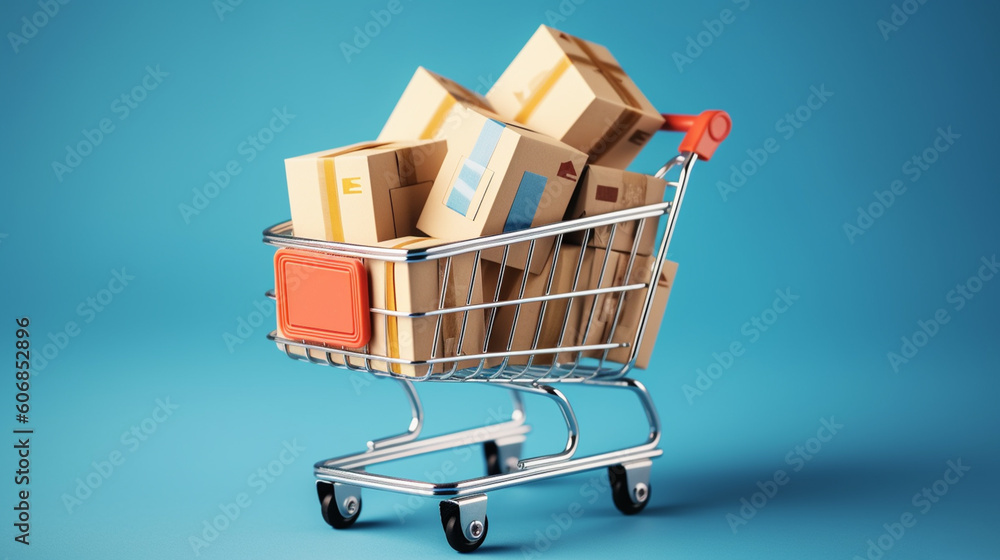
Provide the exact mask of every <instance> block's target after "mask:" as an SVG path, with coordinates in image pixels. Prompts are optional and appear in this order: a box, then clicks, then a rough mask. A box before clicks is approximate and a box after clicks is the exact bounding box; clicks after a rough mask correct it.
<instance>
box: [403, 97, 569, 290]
mask: <svg viewBox="0 0 1000 560" xmlns="http://www.w3.org/2000/svg"><path fill="white" fill-rule="evenodd" d="M461 115H462V122H461V124H460V125H459V126H458V127H457V128H456V129H455V131H454V132H453V133H452V134H451V135H450V136H449V137H448V142H449V144H448V156H447V157H446V158H445V160H444V163H443V164H442V165H441V171H440V173H439V174H438V176H437V178H436V179H435V180H434V186H433V188H432V189H431V193H430V195H429V196H428V198H427V204H426V206H424V210H423V212H422V213H421V215H420V220H419V221H418V222H417V227H418V229H420V231H422V232H424V233H425V234H427V235H430V236H432V237H437V238H442V239H449V240H462V239H473V238H476V237H482V236H487V235H494V234H498V233H502V232H504V231H505V229H506V230H507V231H510V230H511V223H517V224H519V227H523V225H525V224H529V223H530V225H531V226H532V227H534V226H539V225H543V224H550V223H554V222H559V221H561V220H562V218H563V216H564V214H565V211H566V208H567V206H568V205H569V201H570V198H571V197H572V195H573V191H574V189H575V187H576V182H577V180H578V179H579V177H578V174H579V173H580V172H582V170H583V166H584V163H585V161H586V155H585V154H583V153H581V152H580V151H578V150H575V149H573V148H571V147H569V146H567V145H565V144H563V143H561V142H559V141H557V140H553V139H551V138H548V137H545V136H543V135H541V134H537V133H535V132H532V131H530V130H527V129H524V128H522V127H520V126H516V125H511V124H509V123H503V122H499V121H497V120H496V119H494V118H492V117H491V116H490V115H488V114H485V113H482V112H480V111H477V110H464V111H463V112H462V113H461ZM539 184H541V185H542V186H541V187H539ZM525 188H530V189H532V190H533V191H535V192H536V193H541V194H540V195H537V194H536V196H534V197H529V198H532V199H531V200H529V201H527V202H526V204H525V205H524V206H518V207H515V206H514V203H515V201H516V200H517V199H518V194H519V192H520V191H521V190H522V189H525ZM519 213H520V215H517V214H519ZM512 216H513V217H514V218H516V219H514V220H513V221H512ZM551 247H552V240H551V239H542V240H539V241H537V242H536V244H535V256H534V257H533V258H532V271H533V272H537V271H538V270H540V269H541V267H542V266H543V265H544V261H545V258H546V257H547V256H548V253H549V251H550V249H551ZM483 258H485V259H487V260H491V261H494V262H499V261H500V260H501V259H502V250H500V249H497V250H491V251H485V252H484V253H483ZM526 259H527V244H524V245H522V246H514V247H512V248H511V249H510V252H509V254H508V260H507V265H508V266H513V267H516V268H523V267H524V264H525V262H526Z"/></svg>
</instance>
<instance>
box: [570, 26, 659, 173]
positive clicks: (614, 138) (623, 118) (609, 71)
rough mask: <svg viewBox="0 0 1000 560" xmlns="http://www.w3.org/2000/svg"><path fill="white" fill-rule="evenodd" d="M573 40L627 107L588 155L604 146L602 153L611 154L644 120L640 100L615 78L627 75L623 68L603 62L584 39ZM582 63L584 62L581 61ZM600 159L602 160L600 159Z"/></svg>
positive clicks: (594, 144)
mask: <svg viewBox="0 0 1000 560" xmlns="http://www.w3.org/2000/svg"><path fill="white" fill-rule="evenodd" d="M571 38H572V40H573V42H574V43H576V46H577V47H579V48H580V50H582V51H583V53H584V54H585V55H587V58H588V59H589V60H587V61H586V62H588V63H590V64H591V65H593V66H594V67H595V68H597V71H598V72H600V74H601V75H602V76H604V79H605V80H607V82H608V83H609V84H610V85H611V89H613V90H615V93H616V94H618V97H619V98H621V100H622V101H623V102H624V103H625V105H627V107H626V108H625V110H624V111H622V113H621V114H620V115H618V118H617V119H615V121H614V123H612V125H611V126H610V127H608V129H607V130H606V131H605V132H604V134H603V135H602V136H601V137H600V138H597V139H596V140H595V141H594V143H593V144H592V145H591V146H590V148H589V149H588V150H587V153H588V154H589V153H592V152H594V151H595V150H596V149H597V147H598V146H601V145H603V146H604V147H603V148H602V149H601V150H600V153H605V152H609V151H611V150H612V149H613V148H614V147H615V145H617V144H618V143H619V142H621V140H622V139H623V138H624V137H625V135H626V133H627V132H628V131H629V130H631V129H632V127H633V126H635V124H636V123H637V122H639V119H640V118H642V112H641V110H640V109H641V107H640V105H639V100H637V99H636V98H635V96H634V95H632V92H630V91H629V90H628V88H626V87H625V85H624V84H622V82H621V80H619V79H618V76H615V72H618V73H621V74H623V75H624V74H625V71H624V70H622V68H621V66H618V65H613V64H608V63H606V62H605V61H603V60H601V59H600V57H598V56H597V55H596V54H594V51H593V49H591V48H590V45H588V44H587V42H586V41H584V40H583V39H580V38H579V37H571ZM571 58H574V59H577V58H579V57H572V56H571ZM580 62H583V61H582V60H581V61H580ZM598 155H599V154H598ZM598 159H600V158H599V157H598Z"/></svg>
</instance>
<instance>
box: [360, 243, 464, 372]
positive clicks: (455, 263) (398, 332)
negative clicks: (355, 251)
mask: <svg viewBox="0 0 1000 560" xmlns="http://www.w3.org/2000/svg"><path fill="white" fill-rule="evenodd" d="M441 243H442V241H441V240H438V239H429V238H425V237H405V238H401V239H393V240H390V241H386V242H383V243H380V244H379V245H380V246H383V247H393V248H404V249H421V248H426V247H433V246H435V245H440V244H441ZM474 259H475V256H474V255H461V256H457V257H453V258H452V259H451V267H450V270H449V272H448V281H447V283H444V282H443V280H444V268H445V260H441V259H437V260H428V261H420V262H413V263H389V262H385V261H376V260H368V261H367V262H366V266H367V268H368V271H369V277H370V280H371V290H370V291H371V296H372V306H373V307H376V308H380V309H389V310H395V311H401V312H406V313H422V312H427V311H432V310H436V309H438V305H439V303H440V297H441V290H442V284H444V293H445V307H447V308H452V307H456V306H463V305H466V304H467V302H470V303H473V304H475V303H482V302H483V292H482V287H483V284H482V278H481V275H480V271H479V270H477V271H476V273H475V281H474V282H472V279H473V271H472V267H473V263H474ZM470 285H471V288H472V291H471V292H470V291H469V288H470ZM470 294H471V295H470ZM466 314H467V315H468V317H467V318H466V317H465V316H466ZM463 321H464V322H465V325H466V327H465V334H464V337H463V338H462V344H461V348H460V351H461V354H479V353H481V352H482V350H483V347H484V344H483V342H484V319H483V311H482V310H475V311H469V312H467V313H466V312H461V313H446V314H444V315H442V316H441V331H440V335H439V336H438V337H437V345H436V346H435V343H434V342H435V341H434V339H435V336H434V335H435V332H436V331H437V323H438V318H437V317H436V316H430V317H419V318H408V317H388V316H386V315H382V314H377V313H373V314H372V340H371V342H370V343H369V350H370V353H371V354H375V355H380V356H388V357H392V358H400V359H403V360H427V359H430V358H431V357H432V355H433V357H437V358H442V357H453V356H456V355H458V354H457V351H458V350H459V347H458V339H459V336H460V334H461V328H462V323H463ZM478 364H479V360H462V361H459V362H458V367H459V368H463V367H475V366H477V365H478ZM371 365H372V367H373V368H374V369H376V370H378V371H392V372H395V373H400V374H402V375H410V376H414V375H423V374H425V373H426V372H427V369H428V368H427V366H410V365H398V364H389V363H387V362H383V361H377V360H373V361H372V364H371ZM451 365H452V364H451V363H448V364H446V365H440V364H439V365H437V366H435V368H434V371H435V372H440V371H447V370H450V369H451Z"/></svg>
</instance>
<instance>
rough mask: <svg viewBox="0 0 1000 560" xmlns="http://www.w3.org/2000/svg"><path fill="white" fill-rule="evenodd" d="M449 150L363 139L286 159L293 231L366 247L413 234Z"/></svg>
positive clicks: (437, 144) (439, 144)
mask: <svg viewBox="0 0 1000 560" xmlns="http://www.w3.org/2000/svg"><path fill="white" fill-rule="evenodd" d="M446 152H447V145H446V143H445V142H444V141H441V140H424V141H410V142H395V143H392V142H365V143H361V144H354V145H352V146H346V147H344V148H337V149H334V150H326V151H323V152H316V153H314V154H307V155H304V156H298V157H293V158H288V159H286V160H285V172H286V175H287V178H288V200H289V203H290V205H291V209H292V224H293V226H294V231H295V235H296V236H297V237H306V238H309V239H320V240H325V241H344V242H347V243H358V244H367V245H372V244H375V243H378V242H380V241H385V240H387V239H395V238H398V237H403V236H407V235H415V234H416V233H417V230H416V220H417V218H418V217H419V215H420V209H421V208H423V205H424V202H425V201H426V200H427V195H428V193H429V192H430V188H431V186H432V185H433V181H434V178H435V177H436V176H437V173H438V171H439V170H440V168H441V163H442V161H443V160H444V157H445V153H446Z"/></svg>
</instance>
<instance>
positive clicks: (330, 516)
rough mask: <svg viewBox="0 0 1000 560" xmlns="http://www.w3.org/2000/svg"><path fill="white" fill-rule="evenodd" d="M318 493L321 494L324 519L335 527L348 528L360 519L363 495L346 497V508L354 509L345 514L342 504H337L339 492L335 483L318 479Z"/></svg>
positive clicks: (320, 501)
mask: <svg viewBox="0 0 1000 560" xmlns="http://www.w3.org/2000/svg"><path fill="white" fill-rule="evenodd" d="M316 493H317V494H319V507H320V511H321V512H322V513H323V520H324V521H326V522H327V524H329V525H330V526H331V527H333V528H334V529H346V528H348V527H350V526H351V525H354V522H355V521H357V520H358V516H359V515H361V497H360V496H355V495H350V496H346V497H344V502H345V503H344V508H345V509H346V510H347V511H353V513H351V514H350V515H344V513H343V512H342V511H341V508H340V506H338V505H337V492H336V488H335V487H334V485H333V484H332V483H330V482H327V481H325V480H317V481H316Z"/></svg>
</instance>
